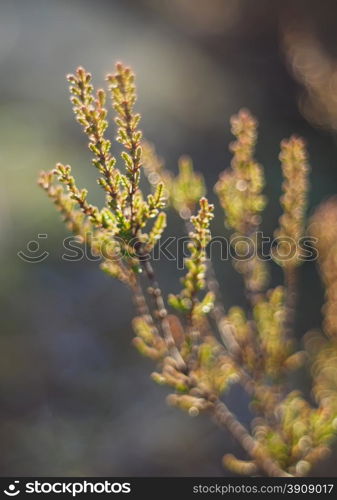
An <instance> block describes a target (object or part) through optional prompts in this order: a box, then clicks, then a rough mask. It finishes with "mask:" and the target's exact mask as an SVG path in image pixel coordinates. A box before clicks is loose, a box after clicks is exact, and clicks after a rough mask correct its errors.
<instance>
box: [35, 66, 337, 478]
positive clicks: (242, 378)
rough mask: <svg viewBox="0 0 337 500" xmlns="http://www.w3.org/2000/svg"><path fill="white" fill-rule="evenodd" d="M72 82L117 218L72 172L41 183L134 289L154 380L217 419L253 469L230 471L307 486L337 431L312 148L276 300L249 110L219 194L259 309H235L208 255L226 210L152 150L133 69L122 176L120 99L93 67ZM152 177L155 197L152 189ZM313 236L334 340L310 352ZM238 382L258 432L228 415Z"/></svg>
mask: <svg viewBox="0 0 337 500" xmlns="http://www.w3.org/2000/svg"><path fill="white" fill-rule="evenodd" d="M68 80H69V83H70V93H71V101H72V104H73V109H74V113H75V117H76V119H77V121H78V122H79V123H80V125H81V126H82V127H83V130H84V133H85V134H86V135H87V137H88V147H89V150H90V151H91V153H92V164H93V167H94V168H96V170H97V173H98V184H99V185H100V186H101V187H102V189H103V191H104V193H105V204H104V207H103V208H98V207H96V206H94V205H92V204H91V203H90V201H89V200H88V192H87V191H86V190H85V189H82V188H79V187H78V186H77V184H76V181H75V179H74V177H73V176H72V173H71V167H70V166H69V165H63V164H58V165H56V167H55V169H54V170H52V171H51V172H47V173H46V172H42V173H41V175H40V178H39V183H40V185H41V186H42V188H43V189H44V190H45V191H46V192H47V194H48V196H49V197H50V198H51V199H52V200H53V202H54V203H55V205H56V207H57V209H58V210H59V211H60V212H61V214H62V217H63V219H64V221H65V222H66V224H67V226H68V227H69V229H70V230H71V231H72V232H73V233H74V234H75V235H76V236H77V237H78V238H80V239H81V241H83V242H85V243H87V244H89V245H90V247H91V249H92V251H93V252H94V253H95V254H97V255H100V256H101V264H100V265H101V268H102V269H103V270H104V271H105V272H106V273H108V274H109V275H111V276H112V277H113V278H115V279H117V280H119V281H121V282H122V283H123V284H125V285H126V286H128V287H129V288H130V290H131V293H132V296H133V300H134V304H135V309H136V314H135V317H134V319H133V329H134V333H135V337H134V339H133V343H134V345H135V347H136V348H137V349H138V351H139V352H140V353H141V354H142V355H144V356H147V357H149V358H151V359H152V360H153V361H154V362H155V363H156V369H155V372H154V373H153V374H152V378H153V380H154V381H155V382H157V383H159V384H163V385H167V386H168V387H169V388H170V390H171V394H170V395H169V396H168V398H167V399H168V403H169V404H170V405H172V406H176V407H178V408H180V409H182V410H184V411H186V412H187V413H188V414H189V415H190V416H191V417H195V416H197V415H198V414H199V413H206V414H209V415H210V416H211V417H212V418H213V419H214V421H215V422H216V423H217V424H218V425H219V426H220V427H224V428H225V429H227V431H228V432H229V433H230V434H231V435H232V436H233V437H234V438H235V439H236V440H237V441H238V442H239V444H240V445H241V447H242V448H243V450H244V451H245V452H246V455H247V459H246V460H240V459H238V458H236V457H234V456H233V455H230V454H225V455H224V457H223V463H224V465H225V467H227V468H229V469H230V470H232V471H234V472H236V473H240V474H243V475H257V474H260V475H265V476H303V475H307V474H308V473H309V472H310V469H311V468H312V466H313V465H314V464H315V463H316V462H317V461H319V460H321V459H323V458H324V457H326V456H327V455H328V454H329V450H330V448H331V445H332V441H333V438H334V435H335V434H336V432H337V377H336V371H335V363H336V360H337V322H336V313H337V260H336V241H337V230H336V225H335V224H334V221H335V220H336V216H337V201H336V200H335V199H333V200H330V201H328V202H325V203H324V204H322V205H321V207H319V208H318V210H317V211H316V212H315V214H314V215H313V217H312V218H311V221H309V223H308V220H307V219H308V217H307V215H306V205H307V196H308V187H309V183H308V174H309V164H308V157H307V152H306V148H305V144H304V142H303V140H302V139H300V138H298V137H291V138H290V139H288V140H284V141H282V143H281V153H280V161H281V168H282V173H283V178H284V182H283V187H282V190H283V193H282V197H281V200H280V203H281V207H282V210H283V213H282V215H281V217H280V220H279V227H278V228H277V229H276V230H275V238H276V239H277V240H278V241H279V244H278V245H277V247H276V248H274V247H273V248H271V250H270V256H271V258H272V259H273V261H274V263H275V264H276V265H279V266H280V267H281V268H282V271H283V275H284V282H283V284H280V285H279V286H277V287H275V288H270V285H269V269H268V268H269V267H270V265H271V263H270V261H269V260H268V259H265V258H262V255H261V254H260V252H259V250H261V249H260V240H259V233H260V228H261V222H262V215H263V212H264V209H265V207H266V204H267V199H266V197H265V195H264V192H263V191H264V184H265V178H264V172H263V168H262V166H261V165H260V164H259V163H258V162H257V160H256V159H255V157H254V155H255V152H254V150H255V144H256V141H257V122H256V120H255V119H254V118H253V117H252V116H251V114H250V113H249V112H248V111H246V110H242V111H240V112H239V113H238V114H237V115H236V116H234V117H233V118H232V120H231V126H232V133H233V135H234V137H235V141H234V142H233V143H232V144H231V146H230V149H231V152H232V154H233V156H232V161H231V165H230V167H229V168H227V169H226V170H225V171H224V172H223V173H221V175H220V177H219V180H218V182H217V183H216V186H215V192H216V194H217V196H218V198H219V202H220V205H221V207H222V208H223V212H224V223H225V226H226V230H227V232H229V234H230V242H231V245H232V246H235V250H236V253H237V254H238V256H242V255H243V254H244V255H245V258H244V259H243V258H236V257H233V258H232V261H233V265H234V267H235V269H236V270H237V271H238V273H239V275H240V276H241V278H242V285H243V293H244V294H245V297H246V302H247V307H246V308H242V307H231V308H229V309H228V308H226V306H225V304H224V303H223V301H222V299H221V295H220V286H219V283H218V282H217V280H216V278H215V273H214V269H213V267H212V263H211V261H210V259H209V258H208V253H207V248H208V246H209V243H210V241H211V238H212V236H211V222H212V219H213V217H214V207H213V205H212V204H210V203H209V201H208V199H207V198H206V197H205V193H206V187H205V182H204V179H203V177H202V176H201V175H200V174H198V173H196V172H195V171H194V169H193V164H192V161H191V159H190V158H188V157H186V156H184V157H182V158H181V160H180V163H179V172H178V174H177V175H176V176H174V175H173V173H172V172H170V171H169V170H167V169H166V167H165V164H164V162H163V160H162V159H161V158H160V157H159V156H158V155H157V153H156V151H155V149H154V147H153V145H151V144H150V143H148V142H146V141H145V140H144V139H143V138H142V132H141V131H140V128H139V123H140V115H139V114H138V113H137V112H136V111H135V109H134V108H135V103H136V89H135V81H134V74H133V72H132V71H131V69H129V68H127V67H125V66H124V65H122V64H117V65H116V71H115V73H114V74H112V75H108V76H107V82H108V96H109V98H110V99H111V102H112V108H113V110H114V114H115V124H116V127H117V137H116V140H117V141H118V142H119V143H120V144H121V146H122V152H121V155H120V156H121V166H117V160H116V158H115V156H114V155H113V153H112V149H111V142H110V140H109V139H108V138H107V136H106V129H107V127H108V119H107V115H108V111H107V108H106V99H107V94H106V92H105V91H104V90H101V89H100V90H98V91H97V92H94V88H93V85H92V82H91V75H90V74H89V73H88V72H87V71H85V70H84V69H83V68H81V67H80V68H78V69H77V70H76V72H75V74H74V75H70V76H69V77H68ZM142 173H144V174H145V178H146V179H147V180H148V184H149V193H148V194H146V193H145V191H144V190H143V189H142V188H141V185H140V180H141V175H142ZM142 185H143V184H142ZM168 206H169V207H171V208H172V209H173V210H176V211H177V213H178V214H179V215H180V217H181V218H182V219H183V221H184V224H185V227H186V229H187V231H188V237H189V243H188V256H187V257H186V259H185V270H184V275H183V277H182V279H181V290H180V291H179V292H178V293H176V294H170V295H169V296H168V298H167V299H166V298H165V297H164V295H163V292H162V289H161V287H160V285H159V284H158V282H157V278H156V271H155V269H154V265H153V258H152V251H153V249H154V247H155V246H156V244H157V243H158V241H159V240H160V238H161V237H162V235H163V232H164V230H165V227H166V212H165V209H166V208H167V207H168ZM307 234H310V235H311V238H312V239H311V241H315V242H316V249H317V251H318V253H319V266H320V271H321V275H322V279H323V282H324V285H325V287H326V299H325V305H324V308H323V326H322V331H321V332H309V333H308V334H307V335H306V336H305V349H303V350H300V349H299V348H298V346H297V342H296V339H295V336H294V321H295V316H296V309H297V283H298V271H299V267H300V265H301V264H302V262H303V260H304V259H303V252H302V250H303V248H302V247H301V245H299V242H300V241H301V239H303V238H304V237H305V236H306V235H307ZM313 238H314V239H313ZM294 243H295V245H294ZM247 248H248V250H247ZM289 248H290V250H291V251H290V252H289ZM303 364H305V365H306V366H307V367H309V368H310V370H311V374H312V377H311V380H312V398H311V399H310V400H309V399H306V398H305V397H304V395H303V394H302V393H301V392H300V391H299V390H294V389H293V388H292V384H290V381H291V376H292V375H291V374H292V372H293V371H294V370H297V369H298V368H300V367H301V366H302V365H303ZM234 384H241V385H242V387H243V388H244V390H245V391H246V392H247V394H248V395H249V397H250V400H251V411H252V412H253V414H254V417H253V418H252V421H251V425H250V428H249V429H248V428H246V427H245V426H244V425H242V424H241V423H240V421H239V420H238V419H237V417H236V416H235V414H234V412H233V411H232V409H229V408H228V407H227V405H226V404H225V401H224V397H223V395H224V393H226V391H228V390H229V388H230V387H231V386H232V385H234Z"/></svg>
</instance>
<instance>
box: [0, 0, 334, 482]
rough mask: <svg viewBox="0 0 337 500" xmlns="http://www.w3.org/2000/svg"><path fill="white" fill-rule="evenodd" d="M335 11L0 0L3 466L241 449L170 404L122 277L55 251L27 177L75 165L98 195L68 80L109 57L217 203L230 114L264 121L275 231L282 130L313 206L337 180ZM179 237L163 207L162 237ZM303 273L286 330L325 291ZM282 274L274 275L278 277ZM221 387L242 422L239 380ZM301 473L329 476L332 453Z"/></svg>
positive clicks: (233, 289)
mask: <svg viewBox="0 0 337 500" xmlns="http://www.w3.org/2000/svg"><path fill="white" fill-rule="evenodd" d="M336 19H337V3H336V2H335V1H334V0H331V1H330V0H325V1H324V2H321V1H319V0H316V1H310V0H302V1H300V0H298V1H297V0H291V1H287V0H259V1H258V2H252V1H251V0H170V1H169V0H161V1H159V0H134V1H131V0H109V1H108V0H96V1H95V2H92V1H86V0H72V1H69V0H68V1H65V0H57V1H56V0H16V1H15V2H12V1H10V0H8V1H6V0H0V74H1V78H0V128H1V132H0V175H1V182H0V207H1V218H0V236H1V247H0V253H1V266H0V273H1V287H0V318H1V329H0V353H1V354H0V359H1V361H0V421H1V429H0V439H1V450H2V452H1V456H0V474H1V475H2V476H11V475H12V476H15V475H19V476H20V475H21V476H34V475H38V476H43V475H45V476H48V475H50V476H72V475H77V476H104V475H106V476H123V475H124V476H133V475H135V476H138V475H139V476H146V475H147V476H156V475H157V476H187V475H188V476H198V475H199V476H221V475H228V474H229V473H228V471H224V470H223V469H222V466H221V457H222V455H223V454H224V453H225V452H235V453H237V455H238V456H243V455H242V453H241V452H240V451H238V450H237V449H236V444H235V443H234V442H233V441H232V438H231V437H229V436H228V435H226V433H225V432H223V431H219V430H218V429H216V427H215V426H214V425H213V424H212V423H211V422H210V421H208V420H207V418H202V417H200V418H198V419H194V420H193V422H191V420H190V419H189V418H188V417H187V416H186V415H184V414H182V413H180V412H179V410H176V409H172V408H169V407H167V406H166V404H165V396H166V391H165V389H164V388H162V387H158V386H156V385H155V384H154V383H153V382H151V380H150V379H149V374H150V373H151V371H152V369H153V366H152V365H151V362H149V361H148V360H146V359H142V358H141V357H140V356H139V355H138V353H137V352H136V351H135V350H134V348H133V347H132V346H131V338H132V331H131V327H130V321H131V318H132V316H133V314H134V311H133V309H132V305H131V300H130V296H129V293H128V291H127V290H126V288H124V287H123V286H122V285H121V284H119V283H116V282H114V281H113V280H111V279H109V278H108V277H107V276H106V275H104V274H103V273H102V272H100V271H99V270H98V266H97V264H96V263H94V262H87V261H82V262H76V263H74V262H72V263H69V262H65V261H63V260H62V259H61V255H62V239H63V238H64V237H65V236H67V235H68V234H67V231H66V229H65V228H64V225H63V223H62V222H61V221H60V218H59V216H58V214H57V213H56V212H55V209H54V207H53V206H52V204H51V203H50V201H49V200H48V199H47V198H46V196H45V194H44V193H43V192H42V190H40V189H39V188H38V187H37V185H36V178H37V176H38V173H39V171H40V170H41V169H47V170H48V169H51V168H53V166H54V165H55V163H56V162H57V161H61V162H63V163H70V164H71V165H72V166H73V169H74V173H75V175H76V177H77V180H78V185H79V186H80V187H83V186H86V187H89V189H90V194H91V200H92V201H93V202H95V203H100V202H101V201H102V197H101V192H100V190H99V188H98V187H97V185H96V182H95V178H96V172H95V171H94V169H93V168H90V154H89V153H88V152H87V149H86V138H85V137H84V136H83V135H82V133H81V130H80V127H79V126H78V124H77V123H75V121H74V120H73V116H72V110H71V105H70V103H69V99H68V91H67V84H66V81H65V75H66V74H67V73H69V72H71V71H73V70H74V69H75V68H76V66H78V65H83V66H85V67H86V69H88V70H89V71H91V72H92V73H93V74H94V83H95V84H97V85H98V86H101V85H103V82H104V75H105V73H107V72H111V71H112V69H113V66H114V63H115V62H116V61H117V60H122V61H123V62H125V63H127V64H130V65H132V67H133V68H134V70H135V72H136V75H137V82H138V93H139V101H138V109H139V111H140V112H141V113H142V116H143V121H142V128H143V131H144V135H145V136H146V138H147V139H149V140H150V141H152V142H154V143H155V144H156V148H157V150H158V152H159V154H160V155H162V156H163V157H164V158H165V160H166V164H167V166H168V167H169V168H171V169H172V170H176V164H177V159H178V158H179V156H180V155H181V154H183V153H188V154H190V155H191V156H192V158H193V160H194V164H195V168H196V170H199V171H201V172H202V173H203V175H204V176H205V178H206V181H207V185H208V189H209V194H210V197H211V199H212V200H213V199H214V195H213V193H212V186H213V184H214V182H215V181H216V179H217V177H218V175H219V173H220V171H221V170H223V169H224V168H225V167H227V166H228V165H229V161H230V155H229V153H228V144H229V142H230V141H231V135H230V130H229V118H230V116H231V114H233V113H235V112H237V111H238V110H239V109H240V108H241V107H247V108H249V109H250V110H251V112H252V113H253V114H254V115H255V116H256V117H257V118H258V120H259V122H260V126H259V132H260V138H259V143H258V147H257V158H258V160H259V161H260V162H261V163H262V164H263V165H264V167H265V172H266V178H267V183H268V186H267V194H268V197H269V206H268V210H267V212H266V216H265V220H264V230H265V232H266V233H267V234H272V231H273V228H274V227H275V225H276V223H277V218H278V216H279V214H280V209H279V205H278V197H279V195H280V189H281V175H280V168H279V162H278V151H279V143H280V141H281V139H282V138H283V137H287V136H289V135H290V134H292V133H296V134H299V135H301V136H303V137H304V138H305V139H306V141H307V144H308V149H309V153H310V161H311V165H312V174H311V183H312V192H311V197H310V209H311V210H312V208H313V207H314V206H316V205H317V204H318V203H319V202H320V201H321V200H323V199H324V198H326V197H327V196H329V195H331V194H333V193H335V192H336V191H337V144H336V134H335V132H336V128H337V127H336V124H337V43H336V42H337V29H336ZM110 133H111V136H113V134H114V131H113V129H112V128H110ZM217 213H218V217H217V222H216V223H215V224H214V226H213V231H214V233H216V234H222V232H223V225H222V217H221V213H220V211H219V210H218V211H217ZM183 231H184V228H183V224H182V223H180V222H179V221H178V220H177V219H176V218H175V216H174V215H173V214H172V217H171V224H170V225H169V227H168V230H167V234H168V235H169V234H170V233H173V234H174V233H177V232H178V233H179V234H183ZM39 234H47V238H45V239H42V238H40V239H39V238H38V235H39ZM32 240H36V241H38V243H39V245H40V249H41V251H47V252H49V256H48V258H46V259H45V260H44V261H43V262H42V263H39V264H29V263H27V262H23V261H22V260H20V259H19V257H18V256H17V252H18V251H19V250H24V251H25V252H26V253H28V254H29V252H28V251H27V248H26V247H27V242H29V241H32ZM32 255H34V253H33V254H32ZM215 265H216V268H217V271H218V277H219V280H220V282H221V286H222V291H223V296H224V300H225V306H226V307H228V306H231V305H234V304H242V303H243V297H242V289H241V283H240V278H239V277H238V276H236V274H235V273H234V271H233V270H232V269H231V265H230V264H229V263H222V264H221V265H220V264H219V263H216V264H215ZM158 271H159V273H160V277H161V282H162V283H163V285H164V287H163V288H164V290H165V292H168V291H175V290H177V289H178V287H179V276H178V273H177V272H175V271H174V267H172V264H170V265H169V264H167V263H166V264H163V265H162V266H160V269H159V270H158ZM301 277H302V280H301V283H302V285H301V287H302V289H301V295H300V307H299V311H298V318H297V319H298V321H297V334H298V338H299V340H300V338H301V337H302V336H303V334H304V333H305V332H306V331H307V330H308V329H309V328H314V327H318V326H319V324H320V319H321V318H320V307H321V305H322V301H323V290H322V287H321V285H320V281H319V277H318V274H317V272H316V269H315V266H314V264H306V265H304V266H303V267H302V269H301ZM280 279H281V275H280V273H279V272H278V270H277V269H274V270H273V284H276V283H278V282H279V280H280ZM298 382H299V383H300V384H302V386H303V387H304V389H305V381H302V377H300V376H299V380H298ZM226 399H227V401H229V404H230V405H233V406H234V407H235V408H236V412H237V415H238V417H239V418H240V419H241V421H242V422H243V423H245V424H247V425H248V423H249V420H250V415H249V411H248V404H247V399H246V397H245V395H244V394H243V392H241V391H240V390H239V389H234V390H232V391H231V392H230V393H229V394H228V395H227V396H226ZM313 475H325V476H326V475H336V470H335V468H334V466H333V460H331V458H330V460H328V462H327V463H326V464H321V465H320V466H318V467H317V468H316V469H315V470H314V471H313Z"/></svg>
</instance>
